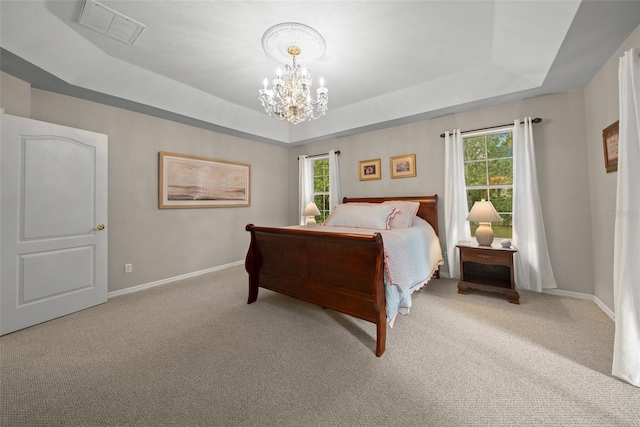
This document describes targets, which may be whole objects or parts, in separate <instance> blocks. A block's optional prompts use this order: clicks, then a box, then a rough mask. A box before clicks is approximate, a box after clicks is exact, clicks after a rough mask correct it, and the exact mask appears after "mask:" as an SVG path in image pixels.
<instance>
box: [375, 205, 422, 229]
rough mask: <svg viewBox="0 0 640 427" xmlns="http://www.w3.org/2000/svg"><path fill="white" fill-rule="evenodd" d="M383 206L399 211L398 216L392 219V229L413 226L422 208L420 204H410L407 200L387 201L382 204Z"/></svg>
mask: <svg viewBox="0 0 640 427" xmlns="http://www.w3.org/2000/svg"><path fill="white" fill-rule="evenodd" d="M382 204H383V205H391V206H393V207H394V208H396V209H397V210H398V212H397V213H396V215H395V216H394V217H393V218H392V219H391V221H390V222H389V225H390V226H391V228H409V227H411V225H412V224H413V220H414V218H415V217H416V215H417V214H418V209H419V208H420V203H419V202H409V201H406V200H387V201H386V202H382Z"/></svg>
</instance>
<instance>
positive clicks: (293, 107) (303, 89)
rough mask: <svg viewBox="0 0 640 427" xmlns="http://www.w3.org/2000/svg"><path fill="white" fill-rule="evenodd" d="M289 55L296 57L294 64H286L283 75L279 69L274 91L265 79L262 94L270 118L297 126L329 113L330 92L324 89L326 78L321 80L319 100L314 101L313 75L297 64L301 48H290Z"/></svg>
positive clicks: (274, 82) (317, 90)
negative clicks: (312, 94) (312, 93)
mask: <svg viewBox="0 0 640 427" xmlns="http://www.w3.org/2000/svg"><path fill="white" fill-rule="evenodd" d="M287 52H288V53H289V54H290V55H291V56H292V57H293V58H292V62H293V65H288V64H287V65H285V69H284V75H283V73H282V70H281V69H280V68H278V69H277V70H276V78H275V79H273V82H272V84H273V88H272V89H269V88H268V84H269V81H268V80H267V79H266V78H265V79H264V81H263V82H262V84H263V85H264V87H263V88H262V89H260V92H259V93H260V102H262V106H263V107H264V109H265V111H266V112H267V114H268V115H270V116H273V117H275V118H276V119H278V120H285V119H286V120H288V121H289V122H291V123H293V124H294V125H297V124H298V123H300V122H304V121H305V120H311V119H317V118H319V117H320V116H322V115H323V114H324V113H326V112H327V101H328V100H329V95H328V93H329V90H328V89H327V88H326V87H324V79H322V78H320V81H319V83H320V87H319V88H318V89H316V92H317V98H316V99H315V100H314V99H311V93H310V92H311V85H312V81H311V72H310V71H309V70H307V69H306V68H303V67H301V66H300V64H296V55H299V54H300V48H298V47H297V46H291V47H289V49H287ZM283 78H284V79H283Z"/></svg>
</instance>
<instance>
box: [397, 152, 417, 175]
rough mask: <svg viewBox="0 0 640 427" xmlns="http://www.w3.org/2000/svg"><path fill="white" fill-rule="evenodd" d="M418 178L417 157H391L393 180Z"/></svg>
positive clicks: (410, 155) (413, 155) (408, 155)
mask: <svg viewBox="0 0 640 427" xmlns="http://www.w3.org/2000/svg"><path fill="white" fill-rule="evenodd" d="M411 176H416V155H415V154H406V155H404V156H397V157H391V178H408V177H411Z"/></svg>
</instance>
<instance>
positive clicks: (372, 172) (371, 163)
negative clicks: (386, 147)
mask: <svg viewBox="0 0 640 427" xmlns="http://www.w3.org/2000/svg"><path fill="white" fill-rule="evenodd" d="M358 169H359V171H360V172H359V173H360V181H369V180H372V179H380V178H381V175H380V159H372V160H362V161H360V162H358Z"/></svg>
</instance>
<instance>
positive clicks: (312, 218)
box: [307, 216, 316, 225]
mask: <svg viewBox="0 0 640 427" xmlns="http://www.w3.org/2000/svg"><path fill="white" fill-rule="evenodd" d="M315 223H316V218H315V217H313V216H308V217H307V225H309V224H315Z"/></svg>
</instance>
